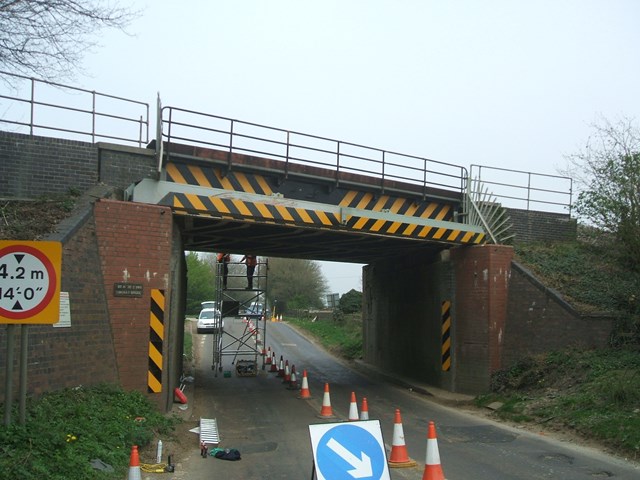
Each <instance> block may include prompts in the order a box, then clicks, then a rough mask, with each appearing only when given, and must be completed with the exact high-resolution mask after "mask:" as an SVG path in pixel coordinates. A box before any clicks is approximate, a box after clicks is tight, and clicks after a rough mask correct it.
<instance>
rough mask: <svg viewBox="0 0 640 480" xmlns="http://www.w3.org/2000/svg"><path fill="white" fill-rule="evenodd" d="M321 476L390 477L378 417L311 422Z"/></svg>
mask: <svg viewBox="0 0 640 480" xmlns="http://www.w3.org/2000/svg"><path fill="white" fill-rule="evenodd" d="M309 434H310V436H311V447H312V449H313V459H314V463H315V469H316V475H317V477H318V480H390V478H391V477H390V476H389V468H388V466H387V457H386V454H385V450H384V442H383V440H382V431H381V430H380V422H379V421H378V420H368V421H362V422H349V423H329V424H322V425H309Z"/></svg>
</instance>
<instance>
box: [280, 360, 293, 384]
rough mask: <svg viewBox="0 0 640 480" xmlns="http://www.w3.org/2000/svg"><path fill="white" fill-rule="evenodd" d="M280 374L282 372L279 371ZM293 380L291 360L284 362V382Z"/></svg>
mask: <svg viewBox="0 0 640 480" xmlns="http://www.w3.org/2000/svg"><path fill="white" fill-rule="evenodd" d="M278 376H280V373H279V372H278ZM290 381H291V370H290V369H289V360H286V361H285V362H284V374H283V375H282V383H289V382H290Z"/></svg>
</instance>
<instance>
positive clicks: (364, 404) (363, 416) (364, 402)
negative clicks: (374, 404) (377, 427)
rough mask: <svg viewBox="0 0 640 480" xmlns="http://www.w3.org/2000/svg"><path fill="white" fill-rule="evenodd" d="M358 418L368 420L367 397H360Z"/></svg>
mask: <svg viewBox="0 0 640 480" xmlns="http://www.w3.org/2000/svg"><path fill="white" fill-rule="evenodd" d="M360 420H369V404H368V403H367V397H362V408H361V409H360Z"/></svg>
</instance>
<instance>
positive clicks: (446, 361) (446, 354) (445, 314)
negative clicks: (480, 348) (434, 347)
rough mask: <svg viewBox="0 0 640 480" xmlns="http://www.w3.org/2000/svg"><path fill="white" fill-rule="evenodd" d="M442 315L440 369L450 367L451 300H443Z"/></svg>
mask: <svg viewBox="0 0 640 480" xmlns="http://www.w3.org/2000/svg"><path fill="white" fill-rule="evenodd" d="M441 315H442V371H443V372H448V371H449V370H450V369H451V301H450V300H445V301H443V302H442V307H441Z"/></svg>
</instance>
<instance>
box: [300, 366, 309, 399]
mask: <svg viewBox="0 0 640 480" xmlns="http://www.w3.org/2000/svg"><path fill="white" fill-rule="evenodd" d="M298 398H311V390H309V380H308V379H307V371H306V370H302V387H301V388H300V395H298Z"/></svg>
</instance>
